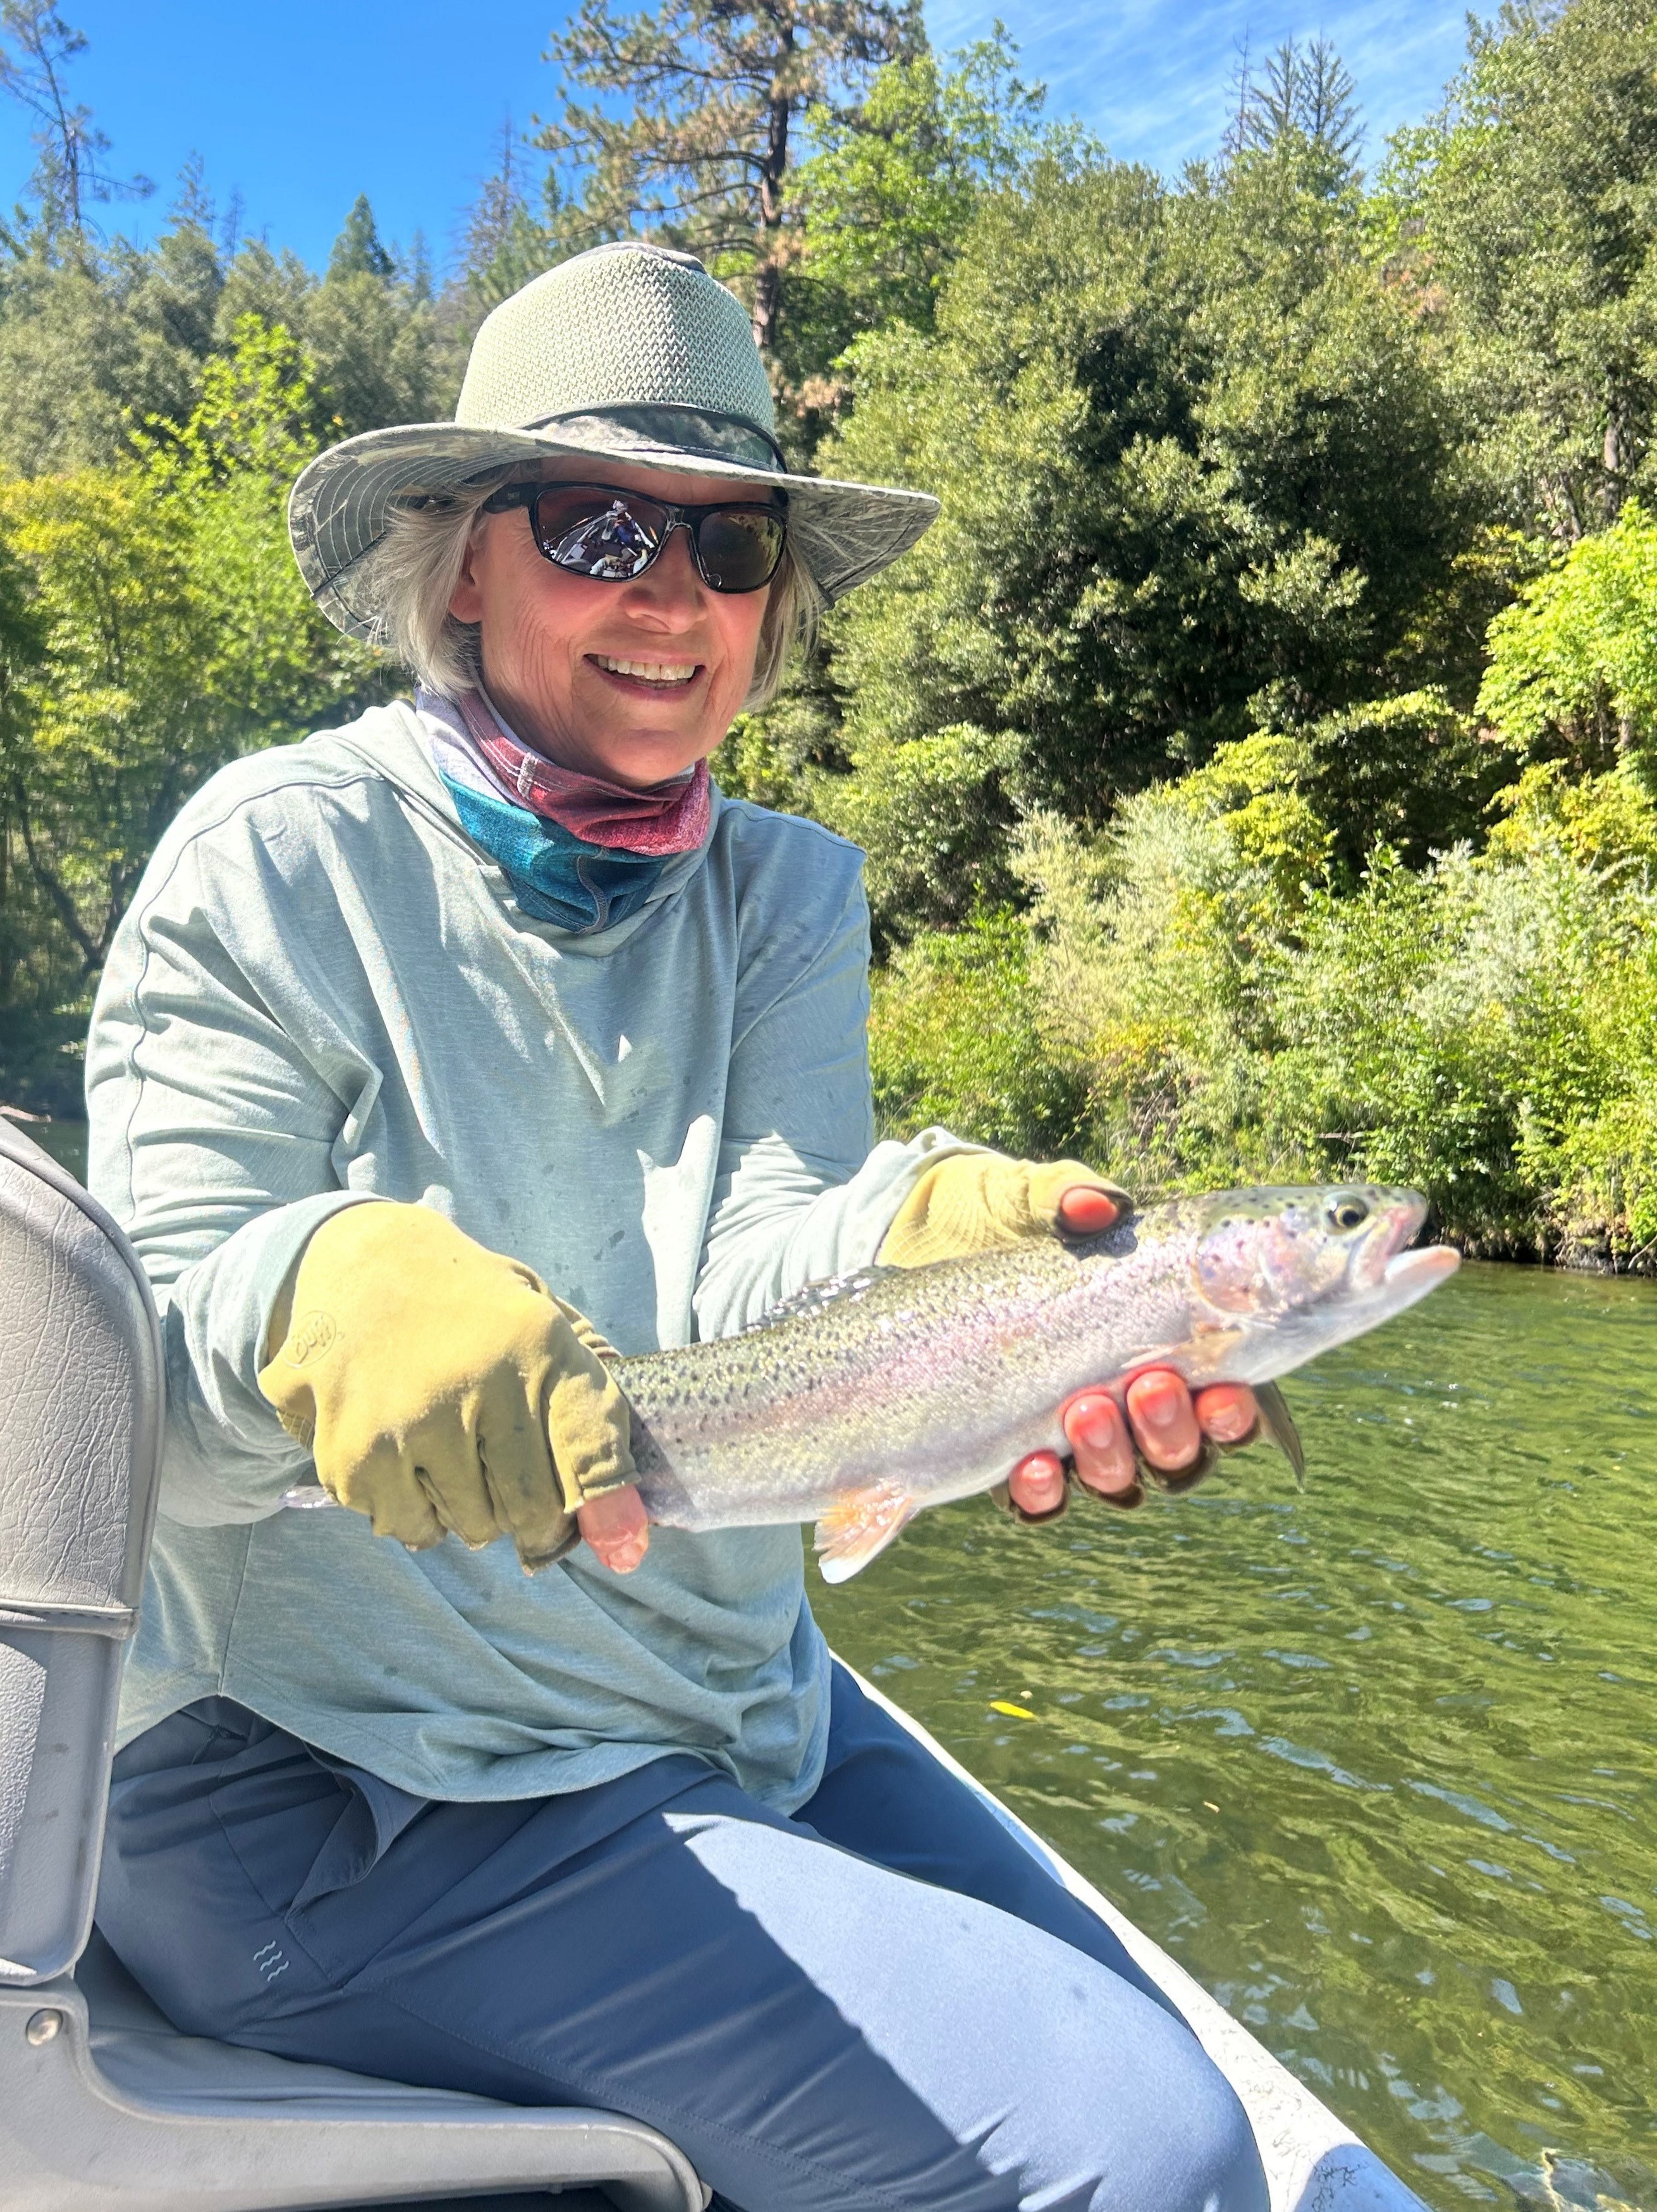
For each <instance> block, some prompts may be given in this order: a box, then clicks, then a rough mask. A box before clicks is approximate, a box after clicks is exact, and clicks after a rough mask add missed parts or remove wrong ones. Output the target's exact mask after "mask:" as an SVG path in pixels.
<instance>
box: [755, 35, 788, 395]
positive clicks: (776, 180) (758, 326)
mask: <svg viewBox="0 0 1657 2212" xmlns="http://www.w3.org/2000/svg"><path fill="white" fill-rule="evenodd" d="M793 52H794V33H793V31H792V27H791V28H790V29H789V30H788V31H786V32H785V33H784V34H783V37H782V39H781V40H780V41H779V45H778V50H777V59H776V67H775V69H774V71H773V73H772V77H771V99H770V102H769V105H768V111H767V114H766V118H765V152H764V154H763V155H762V157H761V161H760V177H759V185H760V239H759V252H758V256H757V258H756V262H755V266H754V343H755V344H756V346H758V348H759V349H760V351H761V352H762V353H769V352H771V350H772V349H773V348H774V345H775V343H776V334H777V310H778V307H779V306H780V303H781V296H782V257H781V252H780V248H781V246H782V235H781V234H782V186H783V179H784V178H785V176H786V174H787V173H788V122H789V118H790V115H791V114H792V110H793V90H792V86H791V85H790V83H789V82H788V76H787V71H788V65H789V64H790V62H791V61H792V58H793Z"/></svg>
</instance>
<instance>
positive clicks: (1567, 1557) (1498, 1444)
mask: <svg viewBox="0 0 1657 2212" xmlns="http://www.w3.org/2000/svg"><path fill="white" fill-rule="evenodd" d="M1287 1395H1289V1398H1290V1402H1291V1404H1292V1405H1293V1407H1294V1408H1295V1411H1296V1416H1297V1418H1298V1419H1299V1420H1300V1423H1301V1427H1302V1434H1303V1435H1304V1437H1305V1441H1306V1447H1307V1454H1308V1467H1309V1472H1308V1485H1307V1488H1306V1490H1305V1492H1303V1493H1297V1492H1296V1490H1295V1487H1294V1483H1293V1478H1292V1476H1291V1475H1290V1473H1289V1470H1288V1468H1287V1467H1286V1466H1285V1465H1284V1462H1282V1461H1281V1460H1280V1459H1278V1457H1277V1456H1276V1455H1275V1454H1273V1453H1270V1452H1268V1451H1266V1450H1264V1449H1259V1448H1255V1449H1250V1450H1249V1451H1247V1452H1245V1453H1241V1454H1239V1455H1236V1456H1235V1457H1234V1458H1232V1459H1230V1460H1229V1461H1228V1462H1225V1463H1224V1465H1223V1468H1222V1470H1221V1472H1220V1473H1219V1474H1217V1476H1216V1477H1215V1478H1214V1479H1213V1480H1211V1482H1210V1483H1209V1484H1207V1485H1206V1486H1205V1487H1204V1488H1203V1489H1202V1490H1201V1491H1199V1492H1195V1493H1194V1494H1193V1495H1192V1496H1190V1497H1187V1498H1182V1499H1180V1500H1178V1501H1168V1500H1163V1499H1160V1498H1157V1499H1153V1500H1152V1501H1150V1503H1149V1504H1147V1505H1146V1507H1145V1508H1144V1510H1142V1511H1140V1512H1138V1513H1137V1514H1132V1515H1129V1514H1116V1513H1111V1512H1109V1511H1108V1510H1103V1509H1096V1508H1089V1509H1085V1510H1083V1509H1080V1508H1078V1509H1077V1510H1072V1512H1071V1515H1070V1516H1069V1517H1068V1519H1066V1520H1065V1521H1064V1522H1061V1523H1059V1526H1058V1527H1057V1528H1049V1529H1046V1530H1030V1529H1023V1528H1016V1527H1013V1526H1011V1525H1010V1524H1008V1523H1006V1522H1002V1521H1000V1520H999V1519H998V1517H997V1516H994V1515H993V1514H992V1512H991V1510H990V1509H989V1508H988V1507H987V1506H986V1504H984V1503H983V1501H981V1500H972V1501H968V1503H966V1504H961V1505H956V1506H951V1507H948V1508H945V1509H944V1510H940V1511H938V1512H936V1513H932V1514H927V1515H926V1516H923V1518H922V1519H921V1520H920V1522H918V1523H917V1524H916V1525H915V1526H914V1527H913V1528H911V1529H910V1530H908V1531H907V1533H906V1534H904V1535H903V1537H902V1538H901V1540H900V1541H899V1542H898V1543H897V1545H895V1547H893V1549H892V1550H891V1551H890V1552H889V1553H886V1554H885V1555H884V1556H883V1558H881V1559H877V1561H876V1562H875V1563H874V1564H873V1565H871V1567H870V1568H869V1569H868V1570H867V1571H865V1573H864V1574H863V1575H862V1576H861V1577H859V1578H858V1579H856V1580H855V1581H853V1582H852V1583H847V1585H845V1586H844V1587H843V1588H842V1589H840V1590H837V1591H835V1590H830V1589H827V1588H826V1587H825V1586H824V1585H823V1584H822V1583H820V1582H818V1581H817V1580H816V1577H815V1575H814V1576H813V1577H812V1602H813V1605H814V1607H815V1608H816V1613H817V1614H818V1618H819V1619H820V1620H821V1621H822V1625H823V1627H824V1629H825V1631H826V1632H827V1633H828V1635H829V1638H830V1639H831V1641H832V1642H833V1643H834V1644H835V1646H836V1647H837V1649H838V1650H841V1652H842V1653H843V1654H844V1655H845V1656H846V1657H847V1659H849V1660H850V1661H851V1662H852V1663H853V1665H855V1666H857V1667H859V1668H862V1669H863V1670H864V1671H865V1672H866V1673H867V1674H871V1676H873V1677H874V1678H875V1679H876V1680H878V1681H879V1682H880V1683H881V1685H882V1686H883V1688H884V1689H885V1690H886V1692H888V1693H889V1695H890V1696H892V1697H894V1698H895V1699H897V1700H898V1701H899V1702H900V1703H901V1705H904V1706H905V1707H906V1708H907V1710H908V1711H911V1712H913V1713H914V1714H915V1716H916V1717H918V1718H919V1719H920V1720H921V1721H922V1722H923V1723H925V1724H926V1727H928V1728H929V1729H932V1732H933V1733H934V1735H937V1736H938V1738H939V1740H940V1741H942V1742H943V1743H944V1744H945V1745H947V1747H949V1749H950V1750H951V1751H952V1752H953V1753H955V1754H956V1757H957V1758H959V1759H961V1760H962V1763H963V1764H964V1765H967V1766H968V1767H969V1768H970V1769H971V1770H972V1771H973V1772H974V1773H975V1774H977V1775H979V1776H980V1777H981V1778H982V1779H983V1780H984V1781H986V1783H988V1784H990V1786H991V1787H992V1789H994V1790H996V1791H997V1792H998V1794H999V1795H1000V1796H1002V1797H1004V1798H1005V1800H1006V1802H1008V1803H1009V1804H1010V1805H1011V1806H1012V1807H1013V1808H1015V1810H1017V1812H1018V1813H1019V1814H1022V1815H1023V1818H1024V1819H1025V1820H1028V1821H1029V1823H1030V1825H1031V1826H1033V1827H1034V1828H1035V1829H1036V1830H1037V1831H1039V1832H1040V1833H1041V1835H1043V1836H1045V1837H1046V1838H1048V1840H1049V1841H1051V1842H1052V1843H1053V1844H1054V1845H1055V1846H1056V1847H1057V1848H1058V1849H1059V1850H1060V1851H1062V1852H1063V1853H1064V1855H1065V1857H1066V1858H1068V1859H1069V1860H1070V1861H1071V1863H1072V1864H1073V1865H1075V1866H1076V1867H1077V1868H1078V1869H1080V1871H1081V1872H1083V1874H1085V1875H1088V1876H1089V1879H1091V1880H1092V1881H1096V1883H1097V1884H1098V1885H1099V1887H1101V1888H1102V1889H1103V1890H1105V1891H1106V1892H1107V1893H1108V1894H1109V1895H1110V1896H1112V1897H1113V1898H1114V1899H1116V1900H1117V1902H1118V1903H1119V1904H1120V1905H1121V1906H1122V1907H1123V1909H1124V1910H1125V1911H1127V1912H1128V1913H1129V1914H1131V1915H1132V1917H1133V1918H1134V1919H1135V1920H1137V1921H1138V1923H1139V1925H1140V1926H1141V1927H1143V1928H1144V1929H1146V1930H1147V1932H1148V1933H1150V1935H1152V1936H1155V1937H1156V1940H1157V1941H1158V1942H1161V1943H1162V1944H1163V1945H1164V1946H1165V1947H1166V1948H1168V1950H1169V1951H1171V1952H1173V1953H1174V1955H1175V1956H1176V1957H1177V1958H1179V1959H1180V1960H1181V1962H1182V1963H1183V1964H1184V1965H1185V1966H1187V1967H1188V1968H1189V1969H1190V1970H1191V1972H1193V1973H1194V1974H1195V1975H1196V1976H1197V1977H1198V1978H1199V1980H1201V1981H1202V1982H1203V1983H1205V1984H1206V1986H1207V1987H1208V1988H1209V1989H1211V1990H1213V1991H1214V1992H1215V1993H1216V1995H1217V1996H1219V1997H1220V1998H1221V1999H1222V2001H1223V2002H1224V2003H1225V2004H1226V2005H1227V2006H1228V2007H1229V2008H1230V2009H1231V2010H1232V2011H1233V2012H1234V2013H1235V2014H1236V2015H1238V2016H1239V2017H1240V2018H1241V2019H1242V2020H1244V2021H1247V2023H1248V2025H1249V2026H1250V2027H1252V2028H1253V2030H1254V2032H1255V2033H1257V2034H1258V2035H1259V2037H1260V2038H1261V2039H1263V2040H1264V2041H1265V2042H1266V2044H1267V2045H1269V2046H1270V2047H1271V2048H1272V2050H1273V2051H1276V2052H1277V2054H1278V2057H1281V2058H1282V2059H1283V2060H1284V2062H1285V2063H1287V2064H1288V2065H1289V2066H1290V2067H1291V2068H1292V2069H1294V2070H1295V2072H1296V2073H1297V2074H1298V2075H1301V2077H1302V2079H1303V2080H1304V2081H1307V2082H1308V2083H1309V2084H1310V2085H1311V2086H1312V2087H1313V2088H1314V2090H1315V2091H1316V2092H1317V2093H1318V2094H1319V2095H1320V2097H1321V2098H1322V2099H1323V2100H1324V2101H1325V2102H1326V2104H1329V2105H1331V2106H1333V2107H1334V2109H1335V2110H1336V2111H1337V2112H1339V2113H1340V2114H1341V2115H1342V2116H1343V2117H1344V2118H1346V2119H1347V2120H1348V2121H1350V2123H1351V2124H1353V2126H1354V2127H1356V2128H1357V2130H1358V2132H1359V2133H1360V2134H1362V2135H1363V2136H1365V2137H1366V2139H1367V2140H1368V2141H1369V2142H1371V2143H1372V2144H1373V2145H1374V2146H1375V2148H1376V2150H1378V2151H1379V2152H1380V2153H1381V2156H1382V2157H1383V2158H1385V2159H1387V2160H1388V2161H1389V2163H1391V2164H1392V2165H1393V2166H1395V2167H1396V2168H1397V2169H1398V2171H1399V2172H1400V2173H1401V2174H1402V2175H1403V2176H1404V2177H1405V2179H1407V2180H1408V2181H1409V2182H1410V2183H1411V2185H1412V2186H1413V2187H1414V2188H1415V2189H1417V2191H1419V2192H1420V2194H1421V2195H1422V2196H1423V2197H1425V2198H1426V2199H1427V2200H1428V2202H1429V2203H1430V2204H1433V2205H1435V2206H1439V2207H1443V2208H1448V2207H1451V2206H1453V2205H1457V2204H1460V2203H1466V2202H1467V2201H1468V2200H1472V2201H1473V2202H1490V2201H1494V2202H1496V2203H1513V2202H1514V2198H1515V2197H1516V2198H1517V2199H1519V2200H1520V2201H1521V2202H1523V2203H1527V2204H1534V2205H1538V2206H1555V2205H1557V2203H1561V2202H1563V2203H1568V2204H1571V2205H1581V2206H1585V2207H1590V2208H1595V2207H1605V2208H1607V2212H1609V2208H1610V2207H1611V2205H1613V2204H1616V2203H1624V2204H1629V2205H1634V2206H1638V2207H1641V2208H1643V2212H1657V1941H1654V1936H1657V1761H1654V1749H1657V1702H1654V1688H1657V1652H1654V1642H1657V1634H1654V1632H1657V1533H1654V1505H1657V1285H1650V1284H1647V1283H1640V1282H1629V1281H1626V1280H1624V1281H1611V1280H1606V1279H1599V1278H1593V1277H1583V1276H1569V1275H1559V1274H1549V1273H1541V1272H1539V1271H1536V1270H1532V1269H1526V1268H1519V1267H1490V1266H1484V1267H1477V1266H1474V1267H1465V1268H1464V1269H1463V1270H1462V1272H1461V1273H1460V1275H1459V1276H1457V1277H1456V1278H1455V1279H1454V1280H1453V1281H1452V1282H1450V1283H1449V1284H1448V1285H1447V1286H1446V1287H1445V1288H1444V1289H1442V1290H1441V1291H1437V1292H1435V1294H1434V1295H1433V1297H1430V1298H1429V1299H1428V1300H1427V1301H1426V1302H1425V1303H1424V1304H1422V1305H1420V1306H1418V1307H1417V1308H1415V1309H1414V1310H1412V1311H1411V1312H1410V1313H1408V1314H1406V1315H1405V1316H1402V1317H1401V1318H1400V1319H1399V1320H1398V1321H1396V1322H1393V1323H1391V1324H1390V1325H1389V1326H1388V1327H1387V1328H1385V1329H1383V1330H1381V1331H1380V1332H1379V1333H1377V1334H1375V1335H1374V1336H1371V1337H1369V1338H1368V1339H1366V1340H1363V1341H1362V1342H1360V1343H1357V1344H1356V1345H1351V1346H1347V1347H1346V1348H1345V1349H1344V1351H1341V1352H1336V1353H1332V1354H1331V1355H1330V1356H1328V1357H1327V1358H1325V1359H1323V1360H1321V1361H1320V1362H1319V1363H1318V1364H1317V1365H1316V1366H1315V1367H1313V1368H1310V1369H1308V1370H1305V1371H1304V1372H1302V1374H1300V1375H1298V1376H1292V1377H1291V1378H1290V1382H1289V1383H1288V1385H1287ZM992 1700H999V1701H1001V1702H1003V1703H1006V1704H1012V1705H1022V1706H1023V1707H1025V1708H1026V1709H1027V1710H1028V1711H1030V1712H1031V1713H1032V1714H1033V1715H1034V1716H1035V1717H1034V1718H1033V1719H1029V1720H1023V1719H1015V1718H1011V1717H1005V1716H1003V1715H1001V1714H998V1713H997V1712H994V1711H992V1710H991V1704H992Z"/></svg>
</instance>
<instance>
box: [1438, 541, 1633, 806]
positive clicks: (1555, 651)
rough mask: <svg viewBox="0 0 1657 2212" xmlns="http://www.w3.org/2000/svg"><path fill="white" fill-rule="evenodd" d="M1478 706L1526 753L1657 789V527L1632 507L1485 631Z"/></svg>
mask: <svg viewBox="0 0 1657 2212" xmlns="http://www.w3.org/2000/svg"><path fill="white" fill-rule="evenodd" d="M1478 711H1479V713H1480V714H1483V715H1485V716H1487V717H1488V718H1489V720H1490V721H1491V722H1493V723H1494V724H1495V725H1496V727H1497V728H1498V729H1499V730H1500V731H1501V732H1502V737H1503V738H1505V739H1506V740H1507V742H1508V744H1510V745H1511V746H1512V747H1513V748H1514V750H1515V751H1517V752H1520V753H1522V754H1523V755H1525V756H1526V757H1528V758H1549V757H1557V758H1559V759H1562V760H1564V761H1568V762H1569V763H1570V765H1571V766H1572V768H1573V769H1575V770H1576V771H1577V772H1578V773H1584V772H1592V771H1595V770H1604V769H1608V768H1610V767H1611V765H1612V764H1613V763H1615V762H1616V761H1617V760H1618V758H1619V757H1623V756H1627V757H1629V758H1630V760H1631V761H1632V762H1634V763H1637V764H1638V765H1639V766H1640V767H1641V768H1642V769H1643V770H1644V771H1645V773H1646V774H1647V775H1648V776H1650V777H1651V779H1652V781H1653V782H1654V784H1657V522H1654V521H1653V520H1652V518H1651V517H1650V515H1649V514H1648V513H1647V512H1646V509H1645V508H1644V507H1642V505H1641V503H1640V502H1639V501H1637V500H1632V499H1631V500H1630V501H1629V502H1628V504H1627V505H1626V506H1625V507H1624V509H1623V511H1622V513H1621V514H1620V515H1619V516H1618V519H1617V520H1616V521H1615V522H1614V523H1613V524H1612V525H1611V527H1610V529H1609V530H1603V531H1601V532H1599V534H1598V535H1597V536H1595V537H1592V538H1581V539H1580V540H1579V541H1578V542H1577V544H1575V545H1574V546H1573V547H1572V548H1571V550H1570V551H1569V554H1567V555H1566V556H1565V558H1564V559H1563V561H1561V562H1558V563H1557V566H1555V567H1554V568H1551V569H1549V570H1548V571H1547V573H1546V574H1544V575H1542V576H1539V577H1538V578H1536V579H1535V580H1534V581H1533V582H1532V583H1530V584H1528V585H1527V586H1525V587H1524V589H1523V590H1522V591H1521V592H1520V595H1519V598H1518V599H1517V600H1516V601H1515V602H1514V605H1512V606H1510V607H1508V608H1506V609H1505V610H1504V611H1502V613H1501V614H1499V615H1498V616H1497V617H1496V620H1495V621H1494V622H1493V623H1491V625H1490V665H1489V666H1488V667H1487V669H1486V670H1485V671H1484V683H1483V684H1482V686H1481V687H1480V690H1479V694H1478Z"/></svg>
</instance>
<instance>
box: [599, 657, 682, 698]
mask: <svg viewBox="0 0 1657 2212" xmlns="http://www.w3.org/2000/svg"><path fill="white" fill-rule="evenodd" d="M587 659H589V660H590V661H591V662H592V665H593V666H594V667H595V668H602V669H603V671H604V673H605V675H606V676H622V677H627V678H630V679H631V681H632V682H634V683H635V684H652V685H653V686H654V688H655V689H656V690H659V691H674V690H683V688H684V686H685V685H686V684H690V683H694V682H695V678H696V677H697V676H698V675H699V674H700V672H701V662H700V661H697V660H627V659H622V656H621V655H620V654H619V653H589V654H588V655H587Z"/></svg>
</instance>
